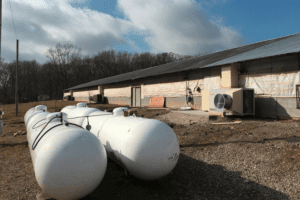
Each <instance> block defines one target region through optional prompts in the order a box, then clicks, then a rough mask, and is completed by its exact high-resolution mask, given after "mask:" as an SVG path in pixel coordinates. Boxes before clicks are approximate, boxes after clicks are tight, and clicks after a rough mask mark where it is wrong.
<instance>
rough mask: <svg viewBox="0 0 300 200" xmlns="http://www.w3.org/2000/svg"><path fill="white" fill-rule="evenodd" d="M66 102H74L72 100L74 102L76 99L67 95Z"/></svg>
mask: <svg viewBox="0 0 300 200" xmlns="http://www.w3.org/2000/svg"><path fill="white" fill-rule="evenodd" d="M64 100H66V101H72V100H74V97H72V96H71V95H67V96H65V97H64Z"/></svg>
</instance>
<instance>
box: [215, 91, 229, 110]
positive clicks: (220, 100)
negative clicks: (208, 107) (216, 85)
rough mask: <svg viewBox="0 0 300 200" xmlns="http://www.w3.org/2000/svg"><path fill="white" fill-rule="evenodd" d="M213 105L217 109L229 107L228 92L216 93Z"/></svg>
mask: <svg viewBox="0 0 300 200" xmlns="http://www.w3.org/2000/svg"><path fill="white" fill-rule="evenodd" d="M214 105H215V107H216V110H219V111H223V110H224V109H225V108H227V109H229V108H230V107H231V105H232V98H231V97H230V96H229V95H228V94H217V95H216V96H215V98H214Z"/></svg>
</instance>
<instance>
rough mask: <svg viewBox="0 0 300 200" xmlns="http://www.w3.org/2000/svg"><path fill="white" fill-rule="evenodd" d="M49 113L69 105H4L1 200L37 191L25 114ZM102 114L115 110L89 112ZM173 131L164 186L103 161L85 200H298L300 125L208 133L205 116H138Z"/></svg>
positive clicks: (248, 124) (251, 123) (246, 123)
mask: <svg viewBox="0 0 300 200" xmlns="http://www.w3.org/2000/svg"><path fill="white" fill-rule="evenodd" d="M42 104H43V105H47V107H48V110H49V111H50V112H54V111H55V110H57V111H58V110H59V109H61V108H63V107H64V106H66V105H70V104H71V105H73V104H75V103H74V102H66V101H56V108H55V101H47V102H34V103H26V104H25V103H24V104H19V117H16V116H15V105H2V106H0V108H2V107H3V108H4V111H5V115H4V117H3V119H2V120H3V121H4V124H5V125H4V130H3V134H2V135H0V199H1V200H2V199H3V200H6V199H7V200H11V199H24V200H25V199H35V196H36V194H37V193H39V192H40V191H41V190H40V188H39V186H38V185H37V182H36V180H35V177H34V171H33V167H32V162H31V157H30V153H29V148H28V143H27V139H26V135H17V136H15V137H13V134H14V133H16V132H17V131H25V130H26V129H25V125H24V123H23V117H24V114H25V112H26V111H27V110H28V109H30V108H31V107H34V106H36V105H42ZM90 106H91V107H97V108H100V109H102V110H105V109H106V110H109V111H110V110H112V109H113V108H115V107H117V106H116V105H101V104H93V105H90ZM142 115H143V116H144V117H148V118H156V119H159V120H161V121H164V122H166V123H168V124H170V125H171V124H172V125H173V126H174V127H173V130H174V132H175V133H176V135H177V137H178V141H179V143H180V145H181V155H180V157H179V161H178V164H177V166H176V168H175V169H174V171H173V172H172V173H171V174H170V175H168V176H167V177H165V178H162V179H160V180H157V181H153V182H145V181H141V180H138V179H135V178H134V177H131V176H125V175H124V172H123V169H122V168H120V167H119V166H118V165H116V164H115V163H114V162H113V161H111V160H109V161H108V168H107V171H106V175H105V177H104V179H103V181H102V182H101V184H100V185H99V186H98V188H97V189H96V190H95V191H94V192H93V193H92V194H90V195H89V196H87V197H85V198H84V199H85V200H90V199H149V200H150V199H200V200H201V199H203V200H204V199H278V200H284V199H298V198H299V199H300V189H299V185H300V184H299V183H300V174H299V167H300V162H299V161H300V153H299V152H300V151H299V150H300V136H299V129H300V124H299V122H298V121H289V120H285V121H274V120H268V119H255V118H229V119H225V120H218V121H234V120H241V121H242V122H241V123H240V124H235V125H213V124H212V123H213V122H215V121H208V119H207V116H192V115H185V114H180V113H173V112H170V110H161V109H157V110H153V109H152V110H148V109H146V108H142V109H139V110H138V111H137V116H142Z"/></svg>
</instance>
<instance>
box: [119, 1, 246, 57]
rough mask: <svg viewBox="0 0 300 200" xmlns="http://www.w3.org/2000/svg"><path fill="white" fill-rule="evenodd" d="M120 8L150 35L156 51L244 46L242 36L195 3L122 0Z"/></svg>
mask: <svg viewBox="0 0 300 200" xmlns="http://www.w3.org/2000/svg"><path fill="white" fill-rule="evenodd" d="M214 3H216V2H214ZM222 3H224V2H222ZM118 5H119V7H120V9H121V10H122V11H123V12H124V14H125V16H126V17H127V18H128V19H129V20H130V21H132V23H133V24H134V25H135V26H136V27H138V28H139V29H140V30H142V31H147V32H148V33H149V34H148V36H146V38H145V40H146V42H147V43H149V45H150V46H151V48H152V49H151V50H152V51H153V52H174V53H179V54H188V55H194V54H197V53H201V52H202V53H205V52H207V51H217V50H222V49H227V48H233V47H236V46H238V45H240V43H241V35H240V33H238V32H237V31H236V30H234V29H233V28H230V27H226V26H224V25H221V24H220V23H217V22H213V21H211V20H210V19H209V17H208V16H207V15H206V14H205V13H204V12H203V10H202V8H201V6H200V4H199V3H197V2H195V1H192V0H119V1H118Z"/></svg>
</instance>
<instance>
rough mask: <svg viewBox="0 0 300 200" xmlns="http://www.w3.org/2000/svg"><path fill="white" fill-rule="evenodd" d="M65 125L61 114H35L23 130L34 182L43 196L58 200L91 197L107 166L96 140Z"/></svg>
mask: <svg viewBox="0 0 300 200" xmlns="http://www.w3.org/2000/svg"><path fill="white" fill-rule="evenodd" d="M37 112H38V111H37ZM61 117H62V118H63V119H61ZM61 121H63V123H62V122H61ZM66 121H67V115H66V114H64V113H59V112H58V113H52V114H49V113H47V112H38V113H36V114H35V115H34V116H32V117H31V119H30V121H29V123H28V127H27V139H28V143H29V148H30V153H31V157H32V162H33V166H34V171H35V177H36V180H37V182H38V184H39V186H40V187H41V188H42V190H43V193H45V194H46V195H48V196H50V197H52V198H55V199H58V200H60V199H64V200H69V199H80V198H82V197H84V196H86V195H88V194H89V193H91V192H92V191H93V190H94V189H96V187H97V186H98V185H99V184H100V182H101V181H102V179H103V177H104V174H105V171H106V166H107V156H106V151H105V149H104V147H103V145H102V144H101V142H100V141H99V140H98V138H97V137H95V136H94V135H93V134H91V133H90V132H88V131H86V130H84V129H82V128H79V127H78V126H74V125H71V124H68V123H66Z"/></svg>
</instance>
